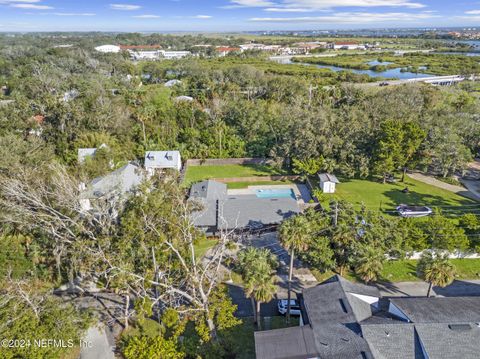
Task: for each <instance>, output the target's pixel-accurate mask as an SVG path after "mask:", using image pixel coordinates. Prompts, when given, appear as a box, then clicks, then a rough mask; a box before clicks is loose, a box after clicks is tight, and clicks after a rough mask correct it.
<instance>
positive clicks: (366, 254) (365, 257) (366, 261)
mask: <svg viewBox="0 0 480 359" xmlns="http://www.w3.org/2000/svg"><path fill="white" fill-rule="evenodd" d="M384 261H385V255H384V254H383V252H382V251H379V250H378V249H377V248H375V247H372V246H368V247H367V248H365V249H364V250H363V251H362V253H361V254H360V256H359V258H358V259H357V261H356V265H355V273H357V274H358V275H359V276H360V278H362V280H363V281H364V282H365V283H367V284H368V283H370V282H372V281H376V280H377V279H378V277H379V276H380V273H381V272H382V269H383V262H384Z"/></svg>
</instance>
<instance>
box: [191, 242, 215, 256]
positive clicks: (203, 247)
mask: <svg viewBox="0 0 480 359" xmlns="http://www.w3.org/2000/svg"><path fill="white" fill-rule="evenodd" d="M215 244H217V241H216V240H214V239H208V238H205V239H202V240H200V241H198V242H197V243H195V244H194V248H195V256H196V257H197V259H200V258H202V257H203V256H204V255H205V253H207V251H208V250H209V249H210V248H212V247H213V246H214V245H215Z"/></svg>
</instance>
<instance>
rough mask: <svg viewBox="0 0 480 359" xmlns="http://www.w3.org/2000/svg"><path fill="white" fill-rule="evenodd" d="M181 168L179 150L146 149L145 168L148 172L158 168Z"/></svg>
mask: <svg viewBox="0 0 480 359" xmlns="http://www.w3.org/2000/svg"><path fill="white" fill-rule="evenodd" d="M169 168H170V169H175V170H177V171H180V170H181V169H182V158H181V156H180V152H179V151H147V152H145V169H146V170H147V171H148V172H149V173H153V171H155V170H158V169H169Z"/></svg>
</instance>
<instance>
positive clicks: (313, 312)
mask: <svg viewBox="0 0 480 359" xmlns="http://www.w3.org/2000/svg"><path fill="white" fill-rule="evenodd" d="M479 305H480V297H441V298H440V297H439V298H418V297H404V298H392V299H390V298H383V297H381V295H380V293H379V291H378V289H377V288H376V287H373V286H367V285H363V284H357V283H352V282H349V281H347V280H346V279H344V278H343V277H341V276H338V275H335V276H333V277H331V278H330V279H328V280H326V281H325V282H323V283H321V284H319V285H317V286H316V287H313V288H308V289H304V290H303V296H302V297H301V299H300V306H301V309H302V316H301V320H300V324H301V325H300V326H299V327H292V328H286V329H276V330H267V331H261V332H255V351H256V356H257V359H279V358H282V359H294V358H295V359H304V358H305V359H306V358H322V359H323V358H332V359H333V358H359V359H377V358H378V359H387V358H388V359H403V358H412V359H427V358H428V359H441V358H467V359H473V358H478V353H479V351H480V326H479V325H478V323H479V321H480V311H479V310H478V307H479Z"/></svg>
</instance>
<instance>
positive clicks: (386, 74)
mask: <svg viewBox="0 0 480 359" xmlns="http://www.w3.org/2000/svg"><path fill="white" fill-rule="evenodd" d="M276 61H277V62H278V63H281V64H297V65H305V66H315V67H317V68H319V69H330V70H332V71H335V72H339V71H351V72H353V73H355V74H359V75H368V76H370V77H383V78H387V79H392V78H396V79H399V80H408V79H415V78H419V77H433V76H435V75H430V74H425V73H414V72H408V71H406V72H402V68H401V67H398V68H395V69H389V70H385V71H373V70H357V69H347V68H343V67H338V66H332V65H318V64H308V63H304V62H293V61H292V60H291V59H287V58H283V59H281V60H276ZM369 64H370V65H372V66H374V65H380V64H381V63H375V64H372V63H369ZM383 64H384V65H388V64H390V63H387V62H384V63H383Z"/></svg>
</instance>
